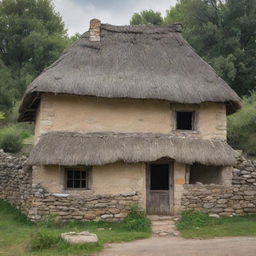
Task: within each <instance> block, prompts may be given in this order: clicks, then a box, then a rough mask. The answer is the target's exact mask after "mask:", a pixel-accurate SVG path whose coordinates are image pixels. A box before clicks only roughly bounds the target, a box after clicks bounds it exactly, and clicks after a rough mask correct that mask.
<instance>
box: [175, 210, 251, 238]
mask: <svg viewBox="0 0 256 256" xmlns="http://www.w3.org/2000/svg"><path fill="white" fill-rule="evenodd" d="M177 227H178V230H179V231H180V232H181V235H182V236H183V237H184V238H199V239H206V238H214V237H230V236H256V215H255V214H250V215H245V216H233V217H220V218H213V217H209V216H208V215H207V214H204V213H202V212H195V211H185V212H183V214H182V217H181V220H180V221H179V223H178V225H177Z"/></svg>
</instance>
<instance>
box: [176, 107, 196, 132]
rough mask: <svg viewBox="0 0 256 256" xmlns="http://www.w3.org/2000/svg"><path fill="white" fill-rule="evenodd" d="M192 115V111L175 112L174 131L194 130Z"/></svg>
mask: <svg viewBox="0 0 256 256" xmlns="http://www.w3.org/2000/svg"><path fill="white" fill-rule="evenodd" d="M194 115H195V113H194V112H192V111H178V112H176V129H177V130H194Z"/></svg>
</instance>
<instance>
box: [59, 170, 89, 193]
mask: <svg viewBox="0 0 256 256" xmlns="http://www.w3.org/2000/svg"><path fill="white" fill-rule="evenodd" d="M63 169H64V189H65V190H90V186H91V182H90V180H91V169H92V167H90V166H65V167H64V168H63ZM68 171H80V172H85V179H84V180H85V183H86V184H85V187H79V188H75V187H68ZM80 177H81V176H80ZM72 180H73V181H74V180H75V179H74V178H73V179H72ZM79 180H80V185H81V182H82V180H83V179H82V178H80V179H79Z"/></svg>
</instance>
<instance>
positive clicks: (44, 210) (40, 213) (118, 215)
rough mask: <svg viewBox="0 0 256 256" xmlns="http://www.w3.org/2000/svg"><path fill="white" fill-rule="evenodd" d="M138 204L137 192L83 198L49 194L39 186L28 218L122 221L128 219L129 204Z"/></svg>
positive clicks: (33, 193) (34, 191) (33, 190)
mask: <svg viewBox="0 0 256 256" xmlns="http://www.w3.org/2000/svg"><path fill="white" fill-rule="evenodd" d="M135 203H139V196H138V194H137V192H131V193H126V194H119V195H94V196H87V197H84V196H83V197H82V196H73V195H70V194H50V193H47V191H45V190H44V189H42V188H40V187H38V186H36V187H34V188H32V202H31V204H30V207H29V210H28V217H29V219H31V220H33V221H38V220H42V219H44V218H45V217H46V216H57V218H58V219H59V220H61V221H68V220H85V221H89V220H106V221H119V220H122V219H123V218H124V217H126V216H127V214H128V212H129V207H130V205H132V204H135Z"/></svg>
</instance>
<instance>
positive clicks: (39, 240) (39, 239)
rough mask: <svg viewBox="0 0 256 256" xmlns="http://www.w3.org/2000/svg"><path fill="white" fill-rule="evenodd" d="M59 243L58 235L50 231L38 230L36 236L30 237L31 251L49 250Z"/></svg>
mask: <svg viewBox="0 0 256 256" xmlns="http://www.w3.org/2000/svg"><path fill="white" fill-rule="evenodd" d="M60 242H61V237H60V235H59V234H57V233H55V232H53V231H51V230H39V231H38V232H37V233H36V234H34V235H32V239H31V250H32V251H38V250H43V249H49V248H52V247H54V246H56V245H58V244H59V243H60Z"/></svg>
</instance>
